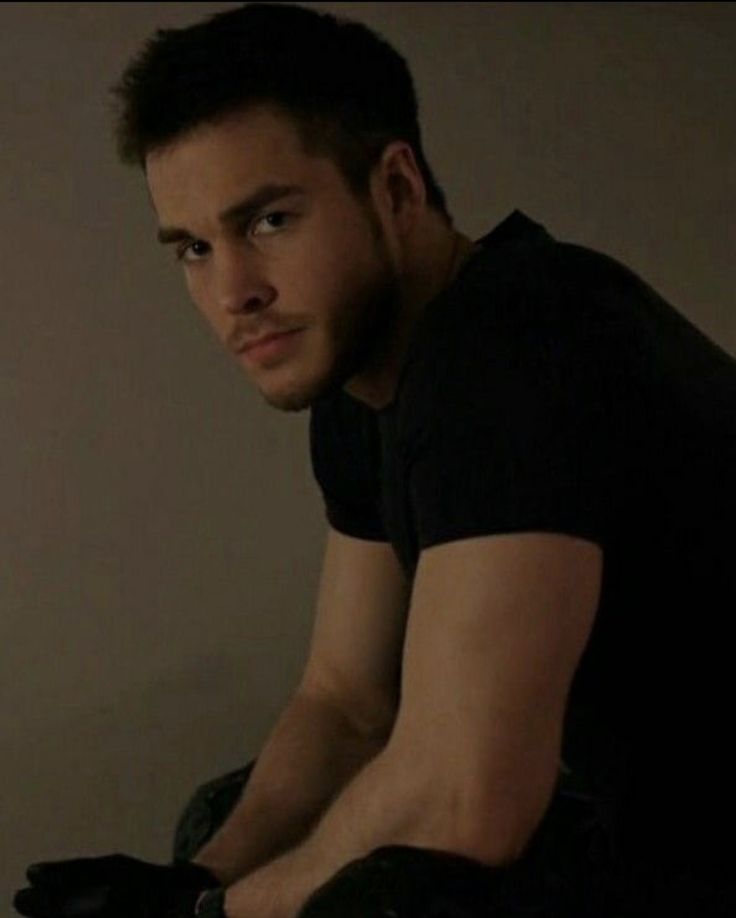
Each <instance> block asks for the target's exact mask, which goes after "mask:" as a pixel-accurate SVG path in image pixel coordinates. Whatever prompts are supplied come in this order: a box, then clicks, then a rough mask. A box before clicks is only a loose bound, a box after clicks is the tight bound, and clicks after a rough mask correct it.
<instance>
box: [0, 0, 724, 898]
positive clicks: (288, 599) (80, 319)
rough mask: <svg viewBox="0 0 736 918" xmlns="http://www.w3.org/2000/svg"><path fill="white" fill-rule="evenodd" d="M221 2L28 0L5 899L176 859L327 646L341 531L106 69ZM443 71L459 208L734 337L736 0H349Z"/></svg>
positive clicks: (1, 602)
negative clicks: (71, 878)
mask: <svg viewBox="0 0 736 918" xmlns="http://www.w3.org/2000/svg"><path fill="white" fill-rule="evenodd" d="M232 5H233V4H221V3H211V4H208V3H104V4H103V3H35V4H32V3H3V4H2V5H1V6H0V60H1V61H2V64H3V79H2V80H0V195H1V202H0V206H1V212H2V221H1V223H0V234H1V236H0V242H1V245H2V248H1V250H0V257H1V258H2V287H3V308H2V310H1V311H0V332H1V334H0V347H1V348H2V355H1V360H0V373H1V374H2V375H1V384H0V412H1V417H2V430H3V444H2V450H1V451H0V489H1V490H0V502H1V506H2V519H3V525H2V527H0V540H1V542H0V638H1V639H0V653H2V660H1V661H0V717H1V721H0V723H1V724H2V726H1V729H2V733H1V734H0V735H1V737H2V739H1V742H2V754H1V755H0V897H2V898H3V899H7V897H8V896H9V895H10V890H11V889H12V888H14V887H15V886H16V885H17V884H18V882H19V880H20V877H21V870H22V868H23V867H24V866H25V865H26V864H27V863H28V862H29V861H33V860H39V859H45V858H57V857H64V856H69V855H74V854H95V853H108V852H110V851H127V852H130V853H132V854H135V855H137V856H140V857H147V858H152V859H164V858H166V857H167V855H168V845H169V841H170V835H171V829H172V825H173V822H174V819H175V816H176V813H177V811H178V808H179V807H180V806H181V805H182V804H183V802H184V800H185V799H186V797H187V795H188V793H189V791H190V790H191V789H192V788H193V786H194V785H195V784H196V783H197V782H199V781H202V780H204V779H206V778H207V777H209V776H211V775H214V774H216V773H219V772H223V771H225V770H227V769H230V768H233V767H236V766H237V765H238V764H240V763H241V762H242V761H244V760H246V759H247V758H250V757H251V756H252V755H254V754H255V752H256V751H257V749H258V745H259V743H260V742H261V741H262V739H263V736H264V733H265V731H266V729H267V727H268V724H269V723H270V722H271V721H272V719H273V718H274V716H275V715H276V713H277V711H278V709H279V706H280V705H281V703H282V702H283V701H284V699H285V698H286V695H287V693H288V691H289V687H290V685H291V684H292V682H293V680H294V679H295V678H296V676H297V674H298V672H299V667H300V664H301V662H302V660H303V654H304V649H305V642H306V638H307V634H308V626H309V620H310V615H311V603H312V596H313V592H314V589H315V584H316V577H317V570H318V561H319V556H320V551H321V544H322V539H323V535H324V524H323V520H322V512H321V507H320V503H319V500H318V497H317V494H316V493H315V490H314V488H313V486H312V483H311V477H310V470H309V467H308V461H307V444H306V439H305V433H306V423H307V419H306V416H302V415H299V416H286V415H280V414H278V413H276V412H273V411H272V410H270V409H268V408H266V407H265V406H264V405H263V404H262V403H261V401H260V397H259V396H257V395H256V394H255V393H254V392H252V391H251V390H250V389H249V388H248V385H247V381H246V379H245V377H244V376H243V375H242V371H241V370H239V368H238V367H236V366H235V365H234V363H232V361H231V360H229V359H228V357H227V356H226V355H225V354H224V352H221V351H220V348H219V345H217V343H216V341H215V339H214V337H213V336H212V335H211V333H210V332H209V331H208V329H207V328H205V327H204V326H203V325H202V324H201V322H200V320H199V318H198V317H197V315H196V313H195V312H194V309H193V307H190V306H189V304H188V303H187V301H186V298H185V294H184V290H183V286H182V283H181V281H180V279H179V277H178V276H177V274H176V271H175V269H174V267H173V265H172V264H170V262H169V260H167V259H166V258H164V256H163V255H162V253H161V252H160V251H158V250H157V247H156V246H155V245H154V243H153V230H154V224H153V219H152V215H151V213H150V211H149V208H148V203H147V199H146V195H145V190H144V188H143V187H142V184H141V180H140V179H139V177H138V175H137V174H135V173H134V172H130V171H127V170H125V169H123V168H122V167H121V166H119V165H117V164H116V162H115V158H114V152H113V149H112V143H111V125H110V116H109V112H108V101H107V98H106V87H107V86H108V85H109V84H110V83H112V82H113V81H114V80H115V79H117V77H118V75H119V73H120V71H121V69H122V67H123V66H124V63H125V62H126V60H127V59H128V57H129V55H130V54H132V53H133V52H134V51H135V50H137V49H138V48H139V46H140V44H141V42H142V41H143V40H144V39H145V38H146V37H147V36H148V35H149V34H150V33H151V32H152V30H153V29H154V28H155V27H158V26H174V25H184V24H186V23H189V22H192V21H194V20H197V19H199V18H200V17H201V15H202V14H204V13H205V12H209V11H213V12H214V11H216V10H217V9H222V8H226V7H228V6H232ZM320 6H322V7H323V8H325V9H329V10H336V11H338V12H341V13H344V14H346V15H357V16H358V17H360V18H362V19H363V20H364V21H365V22H367V23H368V24H370V25H373V26H375V27H377V28H378V29H379V30H381V31H383V32H384V33H385V35H386V36H387V37H388V38H389V39H391V40H393V41H394V43H395V44H396V46H397V47H398V48H399V49H400V50H401V51H402V52H404V53H405V54H406V55H407V56H408V58H409V60H410V62H411V64H412V66H413V69H414V72H415V76H416V81H417V86H418V89H419V93H420V98H421V102H422V106H423V111H424V113H425V117H424V132H425V138H426V146H427V151H428V154H429V157H430V160H431V161H432V162H433V163H434V165H435V167H436V171H437V174H438V177H439V179H440V181H441V182H443V183H444V185H445V187H446V189H447V193H448V196H449V201H450V204H451V207H452V209H453V210H454V213H455V214H456V216H457V221H458V224H459V226H460V228H461V229H463V230H464V231H466V232H468V233H471V234H473V235H476V236H477V235H480V234H481V233H484V232H485V231H487V230H488V229H489V228H490V227H491V226H492V225H494V224H495V223H497V222H498V221H499V220H500V219H502V218H503V217H504V216H506V214H507V213H508V212H509V211H510V210H511V209H512V208H514V207H520V208H521V209H523V210H525V211H526V212H527V213H528V214H529V215H530V216H532V217H533V218H535V219H537V220H539V221H540V222H543V223H544V224H545V225H546V226H547V227H548V228H549V229H550V231H552V232H553V233H554V234H556V235H558V236H559V237H561V238H565V239H570V240H574V241H578V242H582V243H585V244H588V245H592V246H594V247H598V248H602V249H604V250H606V251H608V252H610V253H611V254H613V255H616V256H618V257H620V258H622V259H623V260H624V261H626V262H627V263H628V264H630V265H631V266H632V267H633V268H635V269H636V270H638V271H640V272H641V273H643V274H644V275H645V277H646V278H647V279H648V280H649V281H650V282H651V283H652V284H654V285H655V286H656V287H658V288H659V289H660V290H661V291H662V292H663V293H664V294H665V296H667V297H668V298H669V299H670V300H671V301H672V302H673V303H675V304H676V305H678V306H679V307H680V308H681V310H682V311H683V312H684V313H685V314H686V315H688V316H689V317H690V318H691V319H692V320H693V321H694V322H695V323H696V324H697V325H699V326H700V327H701V328H702V329H703V330H705V331H706V332H707V333H708V334H710V335H711V336H712V337H714V338H715V339H716V340H717V341H719V342H720V343H721V344H722V345H724V346H725V347H726V348H727V349H729V350H731V351H732V352H734V351H736V323H735V320H734V296H733V290H734V285H735V283H736V259H735V258H734V241H735V240H734V225H735V218H736V195H735V191H736V188H735V185H736V175H735V174H734V168H735V167H734V156H733V150H734V141H736V136H734V123H735V122H734V117H733V116H734V102H735V99H734V95H735V93H734V90H735V89H736V85H735V77H736V71H735V70H734V67H733V61H734V59H735V56H736V4H733V3H582V4H580V3H541V4H540V3H324V4H320Z"/></svg>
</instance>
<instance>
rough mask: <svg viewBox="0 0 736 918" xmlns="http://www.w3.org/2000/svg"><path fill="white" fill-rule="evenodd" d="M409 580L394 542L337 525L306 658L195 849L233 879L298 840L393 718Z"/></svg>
mask: <svg viewBox="0 0 736 918" xmlns="http://www.w3.org/2000/svg"><path fill="white" fill-rule="evenodd" d="M407 602H408V586H407V584H406V581H405V579H404V576H403V573H402V572H401V569H400V567H399V564H398V562H397V560H396V557H395V555H394V552H393V550H392V549H391V547H390V546H388V545H387V544H386V543H380V542H364V541H362V540H358V539H352V538H349V537H347V536H344V535H341V534H340V533H337V532H334V531H330V534H329V536H328V540H327V547H326V551H325V558H324V564H323V570H322V577H321V582H320V588H319V594H318V599H317V612H316V617H315V623H314V630H313V636H312V642H311V647H310V652H309V656H308V661H307V665H306V668H305V671H304V674H303V677H302V679H301V682H300V684H299V686H298V687H297V689H296V690H295V692H294V693H293V695H292V697H291V699H290V701H289V703H288V704H287V706H286V708H285V709H284V711H283V713H282V714H281V716H280V718H279V719H278V721H277V723H276V725H275V727H274V729H273V730H272V732H271V734H270V736H269V738H268V740H267V742H266V743H265V745H264V747H263V750H262V751H261V753H260V754H259V756H258V761H257V763H256V766H255V768H254V769H253V772H252V774H251V777H250V780H249V782H248V784H247V786H246V789H245V792H244V794H243V796H242V798H241V800H240V802H239V803H238V804H237V806H236V807H235V809H234V810H233V812H232V813H231V815H230V816H229V818H228V819H227V821H226V822H225V823H224V824H223V826H222V827H221V828H220V830H219V831H218V832H217V833H216V834H215V836H214V837H213V838H212V839H211V840H210V841H209V842H208V843H207V844H206V845H205V846H204V847H203V848H202V849H201V850H200V851H199V852H198V853H197V855H196V857H195V858H194V859H193V860H194V861H195V862H196V863H199V864H202V865H204V866H205V867H208V868H209V869H210V870H212V872H213V873H214V874H215V875H216V876H217V877H218V879H220V881H221V882H222V883H223V884H224V885H230V884H231V883H232V882H234V881H235V880H236V879H238V878H239V877H243V876H245V875H246V874H248V873H249V872H251V871H252V870H254V869H255V868H256V867H258V866H260V865H261V864H263V863H265V862H267V861H269V860H271V859H273V858H274V857H276V856H277V855H279V854H281V853H282V852H284V851H286V850H288V849H289V848H291V847H293V846H294V845H296V844H298V843H299V842H300V841H301V840H302V839H303V838H304V837H305V836H306V835H307V834H308V833H309V831H310V830H311V829H312V828H313V826H314V824H315V823H316V821H317V820H318V818H319V817H320V816H321V815H322V813H323V812H324V810H325V809H326V808H327V806H328V805H329V803H330V801H331V800H333V799H334V797H335V796H336V795H337V794H338V793H339V791H340V790H341V789H342V788H343V787H344V785H345V784H346V783H347V782H348V781H349V780H350V778H351V777H352V776H353V775H354V774H355V773H356V772H357V771H358V770H359V769H360V768H361V767H362V766H364V765H365V764H366V763H367V762H369V761H371V760H372V759H373V758H374V757H375V756H376V755H377V754H378V753H379V752H380V750H381V749H382V748H383V747H384V745H385V743H386V741H387V739H388V736H389V734H390V732H391V728H392V726H393V722H394V718H395V713H396V708H397V703H398V701H397V689H398V683H399V678H400V676H399V671H400V660H401V644H402V639H403V631H404V627H405V620H406V606H407Z"/></svg>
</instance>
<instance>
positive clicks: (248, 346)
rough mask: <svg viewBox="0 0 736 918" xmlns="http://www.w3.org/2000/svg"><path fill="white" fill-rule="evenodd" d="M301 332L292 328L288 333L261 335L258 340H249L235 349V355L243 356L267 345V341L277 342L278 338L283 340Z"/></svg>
mask: <svg viewBox="0 0 736 918" xmlns="http://www.w3.org/2000/svg"><path fill="white" fill-rule="evenodd" d="M298 331H301V329H300V328H292V329H289V330H288V331H282V332H272V333H271V334H268V335H262V336H261V337H260V338H249V339H248V340H247V341H245V342H244V343H243V344H241V345H240V347H237V348H236V349H235V352H236V353H237V354H244V353H247V352H248V351H250V350H252V349H253V348H256V347H260V346H261V345H263V344H267V343H268V342H269V341H278V340H279V338H285V337H286V336H287V335H293V334H294V333H295V332H298Z"/></svg>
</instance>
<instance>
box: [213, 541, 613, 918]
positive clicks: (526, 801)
mask: <svg viewBox="0 0 736 918" xmlns="http://www.w3.org/2000/svg"><path fill="white" fill-rule="evenodd" d="M601 571H602V552H601V550H600V548H599V547H598V546H597V545H595V544H593V543H590V542H587V541H585V540H582V539H578V538H573V537H570V536H566V535H561V534H560V535H558V534H553V533H519V534H511V535H498V536H487V537H479V538H473V539H466V540H460V541H457V542H453V543H448V544H446V545H440V546H436V547H434V548H431V549H427V550H425V551H424V552H423V553H422V556H421V558H420V562H419V566H418V569H417V577H416V582H415V589H414V595H413V596H412V602H411V610H410V613H409V621H408V629H407V634H406V642H405V650H404V663H403V674H402V690H401V706H400V710H399V713H398V716H397V718H396V722H395V726H394V730H393V732H392V735H391V738H390V739H389V742H388V743H387V745H386V747H385V748H384V749H383V750H382V751H381V752H380V753H379V754H378V755H377V756H375V758H374V759H372V760H371V761H370V762H369V763H368V764H367V765H366V766H365V767H364V768H363V769H362V770H361V771H360V772H359V773H358V774H357V775H356V776H355V778H354V779H353V780H352V781H350V782H349V783H348V784H347V786H346V787H345V788H344V789H343V791H342V792H341V793H340V794H339V795H338V796H337V798H336V799H335V800H334V801H333V803H332V804H331V805H330V807H329V808H328V809H327V811H326V813H325V814H324V816H323V817H322V818H321V820H320V821H319V822H318V824H317V826H316V827H315V829H314V831H313V832H312V833H310V835H309V837H308V838H307V839H306V840H305V841H304V842H303V843H302V844H301V845H299V846H298V847H297V848H295V849H293V850H291V851H289V852H287V853H286V854H285V855H283V856H281V857H279V858H277V859H276V860H274V861H272V862H270V863H269V864H266V865H265V866H264V867H263V868H261V869H260V870H256V871H254V872H253V873H252V874H250V875H249V876H248V877H245V878H244V879H243V880H241V881H238V882H237V883H235V884H234V885H233V886H232V887H231V888H230V889H229V890H228V891H227V895H226V897H225V910H226V914H227V916H228V918H292V916H293V915H294V914H296V912H297V911H298V909H299V908H300V907H301V905H302V904H303V902H304V901H305V899H306V898H307V896H308V895H309V893H310V892H311V891H313V890H314V889H316V888H317V887H319V886H321V885H322V884H323V883H324V882H326V881H327V880H328V879H329V878H330V877H331V876H332V875H333V874H334V873H335V872H336V871H337V870H338V869H339V868H340V867H341V866H342V865H344V864H345V863H347V862H349V861H351V860H354V859H356V858H359V857H364V856H366V855H367V854H369V853H370V852H371V851H372V850H374V849H375V848H377V847H382V846H384V845H392V844H398V845H413V846H416V847H426V848H433V849H440V850H444V851H448V852H454V853H457V854H461V855H464V856H466V857H470V858H473V859H475V860H478V861H481V862H484V863H487V864H489V865H498V866H500V865H503V864H505V863H509V862H512V861H514V860H516V859H517V858H518V857H519V856H520V855H521V854H522V852H523V849H524V848H525V847H526V845H527V844H528V842H529V840H530V838H531V836H532V834H533V832H534V830H535V828H536V826H537V825H538V823H539V821H540V820H541V818H542V816H543V813H544V811H545V809H546V807H547V805H548V802H549V799H550V797H551V794H552V790H553V786H554V783H555V780H556V777H557V775H558V768H559V756H560V747H561V736H562V723H563V717H564V711H565V705H566V700H567V694H568V690H569V687H570V684H571V681H572V678H573V674H574V671H575V668H576V666H577V663H578V661H579V659H580V655H581V654H582V652H583V648H584V646H585V643H586V641H587V639H588V636H589V634H590V630H591V628H592V624H593V620H594V616H595V612H596V609H597V605H598V601H599V591H600V583H601Z"/></svg>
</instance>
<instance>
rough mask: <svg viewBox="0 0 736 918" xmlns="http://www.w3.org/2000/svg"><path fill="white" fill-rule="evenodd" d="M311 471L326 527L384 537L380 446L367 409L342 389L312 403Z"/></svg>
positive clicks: (376, 538)
mask: <svg viewBox="0 0 736 918" xmlns="http://www.w3.org/2000/svg"><path fill="white" fill-rule="evenodd" d="M309 440H310V453H311V461H312V472H313V475H314V478H315V480H316V482H317V484H318V485H319V488H320V491H321V493H322V498H323V500H324V505H325V514H326V516H327V520H328V522H329V523H330V525H331V526H332V527H333V528H334V529H336V530H337V531H338V532H342V533H343V534H345V535H349V536H353V537H354V538H359V539H368V540H371V541H381V542H382V541H387V540H388V537H387V535H386V531H385V527H384V523H383V516H382V511H381V480H380V465H381V447H380V437H379V433H378V430H377V427H376V423H375V418H374V417H373V416H372V412H370V410H369V409H368V408H367V407H366V406H363V405H361V404H360V403H359V402H356V401H355V400H354V399H351V398H350V397H349V396H348V395H346V394H345V393H343V392H339V393H336V394H335V395H333V396H330V397H329V398H326V399H322V400H319V401H317V402H316V403H315V404H314V405H313V406H312V408H311V414H310V426H309Z"/></svg>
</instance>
